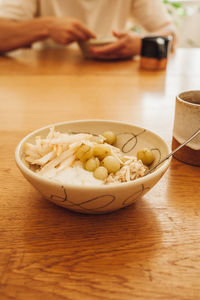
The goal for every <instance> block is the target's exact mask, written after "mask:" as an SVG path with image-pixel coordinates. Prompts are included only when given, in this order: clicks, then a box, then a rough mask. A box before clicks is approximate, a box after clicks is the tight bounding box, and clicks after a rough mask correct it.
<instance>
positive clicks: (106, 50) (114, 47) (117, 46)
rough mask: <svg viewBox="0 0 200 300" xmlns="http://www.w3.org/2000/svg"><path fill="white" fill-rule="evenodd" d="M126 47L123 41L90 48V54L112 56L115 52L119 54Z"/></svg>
mask: <svg viewBox="0 0 200 300" xmlns="http://www.w3.org/2000/svg"><path fill="white" fill-rule="evenodd" d="M124 47H125V45H124V42H123V41H117V42H115V43H112V44H109V45H104V46H98V47H95V46H94V47H90V52H91V53H93V54H112V53H113V52H117V51H119V50H121V49H123V48H124Z"/></svg>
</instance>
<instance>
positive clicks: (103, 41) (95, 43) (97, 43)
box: [79, 37, 117, 58]
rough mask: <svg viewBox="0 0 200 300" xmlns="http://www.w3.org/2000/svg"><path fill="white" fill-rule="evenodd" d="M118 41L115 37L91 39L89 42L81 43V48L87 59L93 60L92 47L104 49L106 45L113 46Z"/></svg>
mask: <svg viewBox="0 0 200 300" xmlns="http://www.w3.org/2000/svg"><path fill="white" fill-rule="evenodd" d="M116 41H117V39H116V38H115V37H106V38H105V37H104V38H103V37H101V38H96V39H89V40H87V41H83V42H79V47H80V49H81V51H82V53H83V56H84V57H85V58H92V56H91V54H90V47H102V46H105V45H109V44H112V43H114V42H116Z"/></svg>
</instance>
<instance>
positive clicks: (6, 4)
mask: <svg viewBox="0 0 200 300" xmlns="http://www.w3.org/2000/svg"><path fill="white" fill-rule="evenodd" d="M36 12H37V0H0V18H2V19H10V20H15V21H26V20H29V19H32V18H33V17H34V16H35V15H36Z"/></svg>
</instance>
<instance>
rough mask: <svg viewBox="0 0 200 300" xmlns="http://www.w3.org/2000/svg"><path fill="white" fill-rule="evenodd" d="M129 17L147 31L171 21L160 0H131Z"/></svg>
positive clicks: (160, 27)
mask: <svg viewBox="0 0 200 300" xmlns="http://www.w3.org/2000/svg"><path fill="white" fill-rule="evenodd" d="M131 18H133V19H134V20H135V22H136V23H137V24H139V25H141V26H142V27H143V28H144V29H145V30H146V31H149V32H153V31H157V30H160V29H162V28H163V27H165V25H169V24H170V23H171V18H170V16H169V14H168V12H167V9H166V7H165V5H164V4H163V3H162V1H161V0H132V5H131Z"/></svg>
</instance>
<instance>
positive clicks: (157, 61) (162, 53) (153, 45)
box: [140, 36, 171, 70]
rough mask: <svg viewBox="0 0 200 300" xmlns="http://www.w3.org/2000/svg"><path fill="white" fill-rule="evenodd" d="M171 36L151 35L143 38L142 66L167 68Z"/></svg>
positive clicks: (150, 68) (151, 68) (146, 67)
mask: <svg viewBox="0 0 200 300" xmlns="http://www.w3.org/2000/svg"><path fill="white" fill-rule="evenodd" d="M170 44H171V37H170V36H167V37H166V36H151V37H144V38H143V39H142V49H141V64H140V66H141V68H143V69H149V70H153V69H165V68H166V65H167V58H168V54H169V51H170Z"/></svg>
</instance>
